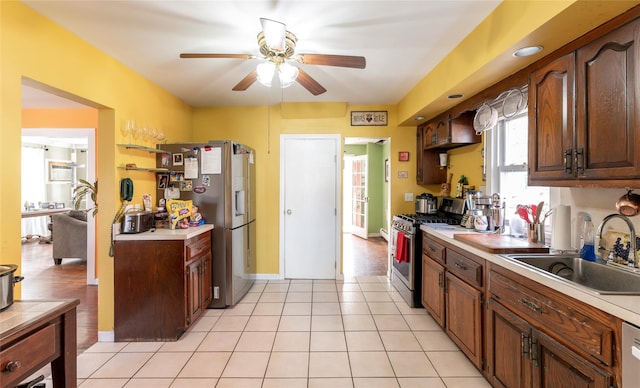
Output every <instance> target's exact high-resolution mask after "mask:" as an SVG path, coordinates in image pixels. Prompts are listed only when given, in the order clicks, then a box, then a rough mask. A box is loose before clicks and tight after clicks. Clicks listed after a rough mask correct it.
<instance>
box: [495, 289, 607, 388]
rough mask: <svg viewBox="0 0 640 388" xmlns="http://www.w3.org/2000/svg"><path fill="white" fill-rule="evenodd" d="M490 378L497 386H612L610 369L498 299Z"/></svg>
mask: <svg viewBox="0 0 640 388" xmlns="http://www.w3.org/2000/svg"><path fill="white" fill-rule="evenodd" d="M487 317H488V318H487V320H488V322H487V328H488V329H487V330H488V331H489V332H490V335H489V336H488V337H487V338H488V341H487V368H486V373H487V378H488V380H489V382H490V383H491V385H493V386H494V387H513V388H516V387H517V388H529V387H592V388H609V387H611V386H612V385H611V384H612V377H611V375H610V374H609V373H607V372H606V371H604V370H602V369H600V368H598V367H596V366H594V365H593V364H591V363H588V362H587V361H586V360H585V359H584V358H582V357H580V356H579V355H577V354H576V353H574V352H572V351H571V350H570V349H569V348H567V347H565V346H563V345H561V344H560V343H558V342H557V341H555V340H554V339H552V338H551V337H549V336H548V335H546V334H544V333H542V332H540V331H538V330H536V329H535V328H533V327H532V326H531V325H529V324H528V323H527V322H526V321H525V320H523V319H521V318H519V317H518V316H517V315H515V314H513V313H512V312H510V311H509V310H507V309H506V308H504V307H503V306H501V305H500V304H499V303H497V302H496V301H495V300H490V301H489V308H488V313H487Z"/></svg>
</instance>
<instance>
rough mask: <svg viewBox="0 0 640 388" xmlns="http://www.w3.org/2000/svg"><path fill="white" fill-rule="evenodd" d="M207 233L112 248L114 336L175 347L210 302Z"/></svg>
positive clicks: (119, 244)
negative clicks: (160, 342)
mask: <svg viewBox="0 0 640 388" xmlns="http://www.w3.org/2000/svg"><path fill="white" fill-rule="evenodd" d="M211 260H212V256H211V232H210V231H207V232H204V233H201V234H199V235H197V236H195V237H192V238H190V239H187V240H135V241H115V243H114V335H115V340H116V341H117V342H120V341H128V342H135V341H148V342H153V341H176V340H177V339H178V338H180V336H182V334H183V333H184V332H185V331H186V330H187V328H188V327H189V326H190V325H191V324H193V322H195V320H196V319H197V318H198V317H199V316H200V315H201V314H202V313H203V312H204V310H205V309H206V308H207V306H208V305H209V303H210V302H211V298H212V289H211V288H212V287H211V282H212V280H211V279H212V278H211V270H212V263H211Z"/></svg>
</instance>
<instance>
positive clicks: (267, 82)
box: [256, 62, 276, 87]
mask: <svg viewBox="0 0 640 388" xmlns="http://www.w3.org/2000/svg"><path fill="white" fill-rule="evenodd" d="M256 72H257V73H258V82H260V83H261V84H262V85H264V86H267V87H271V82H272V81H273V76H274V74H275V72H276V65H275V63H273V62H262V63H261V64H259V65H258V66H257V67H256Z"/></svg>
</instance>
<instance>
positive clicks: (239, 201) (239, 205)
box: [236, 190, 245, 216]
mask: <svg viewBox="0 0 640 388" xmlns="http://www.w3.org/2000/svg"><path fill="white" fill-rule="evenodd" d="M244 203H245V201H244V190H238V191H236V216H242V215H244V211H245V210H244Z"/></svg>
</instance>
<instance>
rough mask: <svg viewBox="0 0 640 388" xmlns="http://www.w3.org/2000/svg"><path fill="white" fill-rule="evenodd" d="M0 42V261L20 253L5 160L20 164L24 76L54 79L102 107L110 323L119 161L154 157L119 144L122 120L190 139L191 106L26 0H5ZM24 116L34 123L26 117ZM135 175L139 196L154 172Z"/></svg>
mask: <svg viewBox="0 0 640 388" xmlns="http://www.w3.org/2000/svg"><path fill="white" fill-rule="evenodd" d="M0 48H1V51H0V52H1V58H0V81H1V82H2V88H1V91H0V93H1V94H0V101H1V104H0V165H1V166H3V167H2V168H0V182H1V184H0V220H2V221H1V223H0V261H1V262H3V263H16V264H20V261H21V260H20V254H21V253H20V252H21V243H20V228H17V227H16V226H15V225H18V224H19V222H20V192H19V191H16V190H15V187H20V179H21V177H20V169H19V168H8V166H16V161H19V160H20V144H21V139H20V134H21V128H22V126H23V123H22V108H21V84H22V82H23V77H25V78H28V80H27V81H28V82H31V84H38V83H42V84H45V85H49V86H50V88H48V91H52V92H55V93H61V94H64V93H62V92H61V91H66V92H68V93H70V94H71V95H75V96H81V97H82V98H83V99H84V100H83V101H84V102H88V103H89V104H91V105H92V106H93V107H95V108H98V109H99V114H98V119H97V126H98V129H97V142H98V145H99V148H98V159H97V164H98V171H97V177H98V179H99V181H100V188H101V189H102V190H101V192H100V194H99V201H98V202H99V203H100V212H99V214H98V218H97V221H98V222H97V228H98V232H97V246H98V250H97V266H98V268H99V270H100V279H99V282H100V284H99V286H98V287H99V293H98V294H99V309H98V326H99V327H98V330H100V331H111V330H113V265H112V260H113V259H112V258H110V257H109V256H108V249H109V225H110V223H111V219H112V217H113V214H115V210H116V209H115V206H116V204H118V205H119V198H118V196H117V193H118V190H117V187H118V181H119V179H120V178H121V177H124V176H125V175H126V174H125V173H124V172H123V170H119V169H117V168H116V167H115V166H116V165H117V164H121V163H125V162H128V161H129V160H130V159H131V160H134V161H136V160H143V161H144V162H146V161H147V160H149V156H147V155H144V154H143V155H140V156H139V155H138V154H134V153H125V152H123V151H122V150H121V149H119V148H117V147H116V146H115V144H116V143H120V142H122V141H123V139H122V134H121V133H120V130H119V127H120V125H119V123H120V122H121V121H122V120H124V119H125V118H134V119H137V120H145V121H147V122H149V123H156V125H162V126H163V127H164V128H165V130H166V131H167V133H168V137H169V138H170V139H173V140H188V139H189V136H190V128H191V108H190V107H189V106H188V105H186V104H185V103H183V102H182V101H180V100H179V99H177V98H176V97H174V96H172V95H170V94H169V93H167V92H166V91H164V90H162V89H160V88H159V87H158V86H156V85H154V84H152V83H151V82H149V81H148V80H146V79H144V78H143V77H141V76H140V75H138V74H137V73H135V72H133V71H132V70H131V69H129V68H127V67H125V66H123V65H122V64H121V63H119V62H117V61H116V60H115V59H113V58H111V57H109V56H107V55H106V54H104V53H102V52H100V51H98V50H97V49H96V48H95V47H93V46H91V45H89V44H87V43H86V42H84V41H82V40H80V39H79V38H78V37H77V36H76V35H73V34H71V33H70V32H68V31H66V30H64V29H62V28H61V27H59V26H58V25H56V24H55V23H53V22H52V21H50V20H49V19H46V18H44V17H42V16H41V15H40V14H38V13H36V12H34V11H33V10H32V9H31V8H29V7H27V6H26V5H24V4H23V3H21V2H17V1H11V2H9V1H2V2H1V3H0ZM33 81H35V82H33ZM55 89H59V90H55ZM65 96H67V97H68V96H69V95H66V94H65ZM25 124H29V125H33V123H30V122H27V120H25ZM53 124H55V123H54V120H52V125H51V126H55V125H53ZM38 126H40V124H38ZM42 126H47V125H45V124H42ZM130 155H131V157H130ZM140 163H142V162H140ZM151 163H153V158H151ZM131 175H132V178H134V179H135V183H136V193H135V195H136V196H139V195H141V194H142V193H143V192H145V191H149V192H151V190H152V189H153V188H154V185H155V179H154V177H153V174H149V173H146V174H131ZM19 297H20V287H19V286H18V287H17V288H16V298H19Z"/></svg>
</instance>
